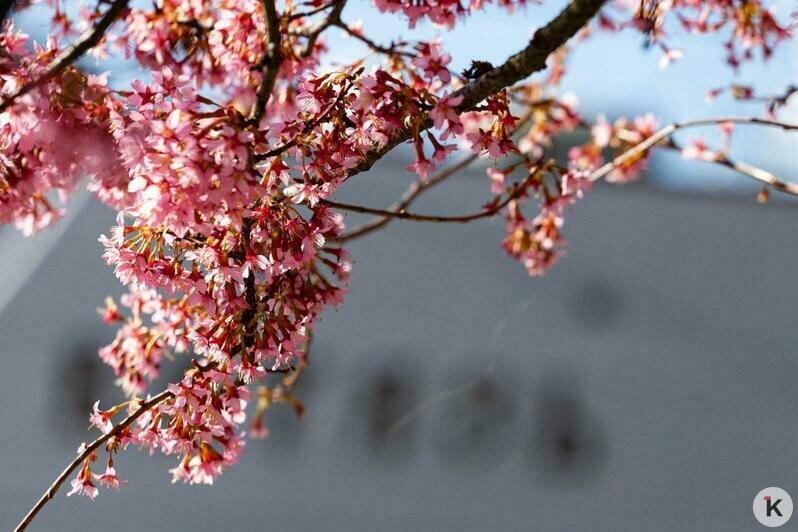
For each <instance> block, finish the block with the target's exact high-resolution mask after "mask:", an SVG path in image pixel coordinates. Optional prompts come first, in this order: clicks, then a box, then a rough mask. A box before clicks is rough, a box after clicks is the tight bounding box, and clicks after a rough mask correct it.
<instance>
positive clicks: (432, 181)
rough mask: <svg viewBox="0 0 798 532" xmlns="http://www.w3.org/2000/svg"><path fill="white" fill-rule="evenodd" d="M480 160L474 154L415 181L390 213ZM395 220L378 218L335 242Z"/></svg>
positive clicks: (354, 229) (358, 235)
mask: <svg viewBox="0 0 798 532" xmlns="http://www.w3.org/2000/svg"><path fill="white" fill-rule="evenodd" d="M478 158H479V155H478V154H472V155H469V156H468V157H464V158H462V159H461V160H460V161H458V162H456V163H455V164H453V165H451V166H449V167H447V168H444V169H442V170H441V171H439V172H436V173H435V174H434V175H433V176H432V177H430V178H429V179H428V180H426V181H424V180H421V179H418V180H416V181H413V184H412V185H410V186H409V187H408V188H407V190H405V192H404V194H402V196H401V197H400V198H399V199H398V200H397V201H396V202H395V203H394V204H393V205H391V206H390V207H388V211H390V212H401V211H403V210H404V209H406V208H407V207H408V206H410V204H411V203H413V201H414V200H415V199H416V198H417V197H418V196H420V195H421V194H423V193H424V191H426V190H428V189H430V188H432V187H434V186H435V185H437V184H438V183H440V182H441V181H444V180H446V179H448V178H449V177H451V176H452V175H454V174H456V173H457V172H459V171H460V170H463V169H465V168H466V167H467V166H468V165H470V164H471V163H473V162H474V161H476V160H477V159H478ZM391 220H393V218H392V217H391V216H378V217H376V218H374V219H372V220H369V221H368V222H365V223H363V224H361V225H359V226H357V227H355V228H353V229H351V230H350V231H347V232H346V233H344V234H342V235H341V236H339V237H338V238H336V239H335V240H336V241H338V242H346V241H347V240H352V239H354V238H358V237H361V236H363V235H367V234H369V233H371V232H373V231H376V230H377V229H381V228H382V227H385V226H386V225H388V224H389V223H390V222H391Z"/></svg>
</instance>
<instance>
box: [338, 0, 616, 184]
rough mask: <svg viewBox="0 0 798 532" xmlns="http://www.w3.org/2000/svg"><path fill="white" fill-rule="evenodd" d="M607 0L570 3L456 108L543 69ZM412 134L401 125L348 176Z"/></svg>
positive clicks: (474, 84)
mask: <svg viewBox="0 0 798 532" xmlns="http://www.w3.org/2000/svg"><path fill="white" fill-rule="evenodd" d="M605 1H606V0H574V1H573V2H571V3H570V4H568V6H567V7H566V8H565V9H563V10H562V11H561V12H560V14H559V15H557V16H556V17H555V18H554V19H552V20H551V21H550V22H549V23H548V24H546V25H545V26H543V27H542V28H540V29H539V30H538V31H536V32H535V35H534V36H533V37H532V40H531V41H529V44H528V45H527V47H526V48H524V49H523V50H521V51H520V52H518V53H517V54H515V55H514V56H512V57H510V59H508V60H507V61H505V62H504V63H503V64H502V65H501V66H498V67H496V68H493V69H491V70H490V71H488V72H486V73H485V74H483V75H482V76H480V77H479V78H477V79H475V80H473V81H471V82H470V83H468V84H467V85H465V86H464V87H462V88H461V89H459V90H458V91H456V92H455V94H456V95H459V96H462V97H463V101H462V103H461V104H460V105H459V106H458V107H457V109H456V111H457V112H459V113H464V112H466V111H471V110H473V109H474V108H475V107H476V105H477V104H478V103H479V102H481V101H482V100H484V99H485V98H487V97H488V96H490V95H491V94H495V93H497V92H499V91H500V90H502V89H504V88H506V87H509V86H511V85H513V84H514V83H516V82H518V81H521V80H522V79H524V78H526V77H527V76H529V75H530V74H533V73H534V72H537V71H539V70H543V69H544V68H545V67H546V60H547V59H548V58H549V56H550V55H551V54H552V53H554V52H555V51H557V49H558V48H560V47H561V46H562V45H564V44H565V43H566V42H567V41H568V40H569V39H570V38H571V37H573V36H574V35H575V34H576V32H578V31H579V30H580V29H581V28H582V27H583V26H585V24H587V23H588V22H589V21H590V19H592V18H593V16H594V15H595V14H596V13H598V10H599V9H601V6H602V5H604V2H605ZM431 126H432V121H431V120H429V119H426V120H424V121H423V122H422V123H421V124H420V128H419V129H420V130H425V129H429V128H430V127H431ZM411 136H412V129H411V128H410V127H407V128H404V129H402V130H401V131H399V132H398V133H396V134H395V135H394V136H393V137H391V138H390V139H389V140H388V142H387V143H385V145H384V146H381V147H378V148H373V149H372V150H370V151H369V152H368V153H367V154H366V155H365V156H364V157H363V159H362V160H361V161H360V163H359V164H358V165H357V166H356V167H355V168H353V169H352V171H350V172H349V174H348V176H347V177H351V176H353V175H356V174H359V173H361V172H365V171H367V170H369V169H371V167H372V166H374V163H376V162H377V161H378V160H380V159H381V158H382V157H383V156H385V155H386V154H387V153H388V152H389V151H391V150H393V149H394V148H395V147H396V146H398V145H399V144H401V143H402V142H405V141H406V140H409V139H410V138H411Z"/></svg>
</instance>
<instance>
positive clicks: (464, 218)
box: [320, 167, 540, 223]
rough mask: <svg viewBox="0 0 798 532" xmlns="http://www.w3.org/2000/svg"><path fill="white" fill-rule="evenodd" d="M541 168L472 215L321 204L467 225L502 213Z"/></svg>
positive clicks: (403, 217) (413, 219)
mask: <svg viewBox="0 0 798 532" xmlns="http://www.w3.org/2000/svg"><path fill="white" fill-rule="evenodd" d="M539 170H540V167H535V168H533V169H532V170H531V171H530V174H529V176H527V178H526V179H524V180H523V181H522V182H521V183H516V184H515V185H514V186H513V188H512V189H511V191H510V192H509V194H507V197H506V198H505V199H504V200H502V201H501V202H499V203H497V204H495V205H492V206H490V207H488V208H487V209H485V210H483V211H480V212H476V213H472V214H464V215H460V216H438V215H431V214H416V213H412V212H407V211H404V210H396V211H395V210H385V209H374V208H372V207H364V206H362V205H353V204H351V203H341V202H338V201H332V200H327V199H323V200H320V201H321V203H324V204H325V205H327V206H329V207H333V208H334V209H341V210H344V211H352V212H359V213H363V214H376V215H378V216H382V217H385V218H398V219H401V220H412V221H414V222H436V223H467V222H471V221H474V220H479V219H481V218H489V217H491V216H493V215H494V214H496V213H498V212H499V211H501V210H502V209H503V208H504V207H506V206H507V204H508V203H510V202H511V201H513V200H514V199H518V197H519V196H521V194H523V193H524V191H525V190H526V188H527V185H528V184H529V182H530V181H531V180H532V179H534V178H535V177H536V176H537V173H538V172H539Z"/></svg>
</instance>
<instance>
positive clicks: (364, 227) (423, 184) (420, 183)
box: [334, 102, 538, 242]
mask: <svg viewBox="0 0 798 532" xmlns="http://www.w3.org/2000/svg"><path fill="white" fill-rule="evenodd" d="M536 103H538V102H535V103H531V104H530V105H531V106H532V107H533V108H534V107H535V106H536ZM532 115H533V111H530V112H528V113H526V114H525V115H524V116H522V117H521V118H520V119H519V120H518V122H517V124H516V125H515V133H517V132H518V131H520V130H521V129H523V128H524V126H525V125H526V124H527V123H528V122H529V121H530V120H531V119H532ZM477 159H479V154H476V153H474V154H471V155H469V156H467V157H463V158H462V159H460V160H459V161H457V162H456V163H454V164H453V165H451V166H449V167H447V168H443V169H441V170H439V171H438V172H435V173H434V174H433V175H432V177H430V178H429V179H427V180H424V179H417V180H416V181H413V183H412V184H411V185H410V186H409V187H408V188H407V190H405V192H404V194H402V195H401V196H400V197H399V199H398V200H397V201H396V202H394V203H393V205H391V206H390V207H388V210H389V211H391V212H400V211H403V210H404V209H406V208H407V207H409V206H410V204H411V203H413V201H415V199H416V198H417V197H418V196H420V195H422V194H423V193H424V192H426V191H427V190H429V189H430V188H432V187H434V186H435V185H437V184H439V183H441V182H442V181H445V180H446V179H448V178H449V177H451V176H452V175H454V174H456V173H457V172H459V171H461V170H464V169H465V168H467V167H468V166H469V165H470V164H471V163H473V162H474V161H476V160H477ZM391 220H393V218H392V217H390V216H379V217H376V218H374V219H372V220H369V221H367V222H364V223H363V224H361V225H359V226H357V227H355V228H353V229H351V230H349V231H347V232H346V233H343V234H342V235H341V236H339V237H337V238H335V239H334V240H335V241H336V242H346V241H347V240H352V239H354V238H358V237H361V236H364V235H367V234H369V233H371V232H373V231H376V230H377V229H380V228H382V227H384V226H386V225H388V224H389V223H390V222H391Z"/></svg>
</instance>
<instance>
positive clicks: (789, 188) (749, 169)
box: [589, 117, 798, 196]
mask: <svg viewBox="0 0 798 532" xmlns="http://www.w3.org/2000/svg"><path fill="white" fill-rule="evenodd" d="M727 123H731V124H747V125H756V126H768V127H776V128H781V129H784V130H786V131H796V130H798V124H789V123H787V122H780V121H777V120H769V119H765V118H750V117H728V118H702V119H699V120H690V121H688V122H677V123H673V124H670V125H668V126H665V127H664V128H662V129H660V130H659V131H657V132H656V133H654V134H653V135H651V136H650V137H648V138H647V139H645V140H643V141H642V142H640V143H638V144H636V145H635V146H633V147H632V148H630V149H628V150H626V151H625V152H623V153H622V154H621V155H619V156H617V157H615V158H614V159H613V160H612V161H609V162H608V163H606V164H604V165H602V166H600V167H599V168H597V169H596V170H594V171H593V172H592V173H591V174H590V177H589V179H590V181H598V180H599V179H601V178H602V177H604V176H606V175H607V174H609V173H610V172H612V171H613V170H615V169H616V168H618V167H619V166H622V165H623V164H625V163H627V162H628V161H630V160H633V159H634V158H636V157H638V156H639V155H640V154H642V153H644V152H645V151H646V150H648V149H650V148H652V147H654V146H656V145H657V144H658V143H659V142H661V141H662V140H664V139H666V138H668V137H669V136H671V135H672V134H673V133H674V132H676V131H678V130H680V129H685V128H690V127H697V126H708V125H717V124H727ZM713 162H717V163H718V164H722V165H724V166H727V167H729V168H731V169H733V170H736V171H737V172H739V173H741V174H743V175H746V176H748V177H751V178H753V179H756V180H757V181H760V182H762V183H765V184H766V185H769V186H771V187H773V188H775V189H776V190H778V191H780V192H784V193H786V194H791V195H794V196H798V184H794V183H790V182H784V181H781V180H780V179H778V178H776V176H774V175H773V174H770V173H769V172H765V171H764V170H760V169H758V168H755V167H753V166H750V165H746V164H745V163H740V162H734V161H732V160H730V159H728V158H725V159H721V160H718V161H713Z"/></svg>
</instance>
